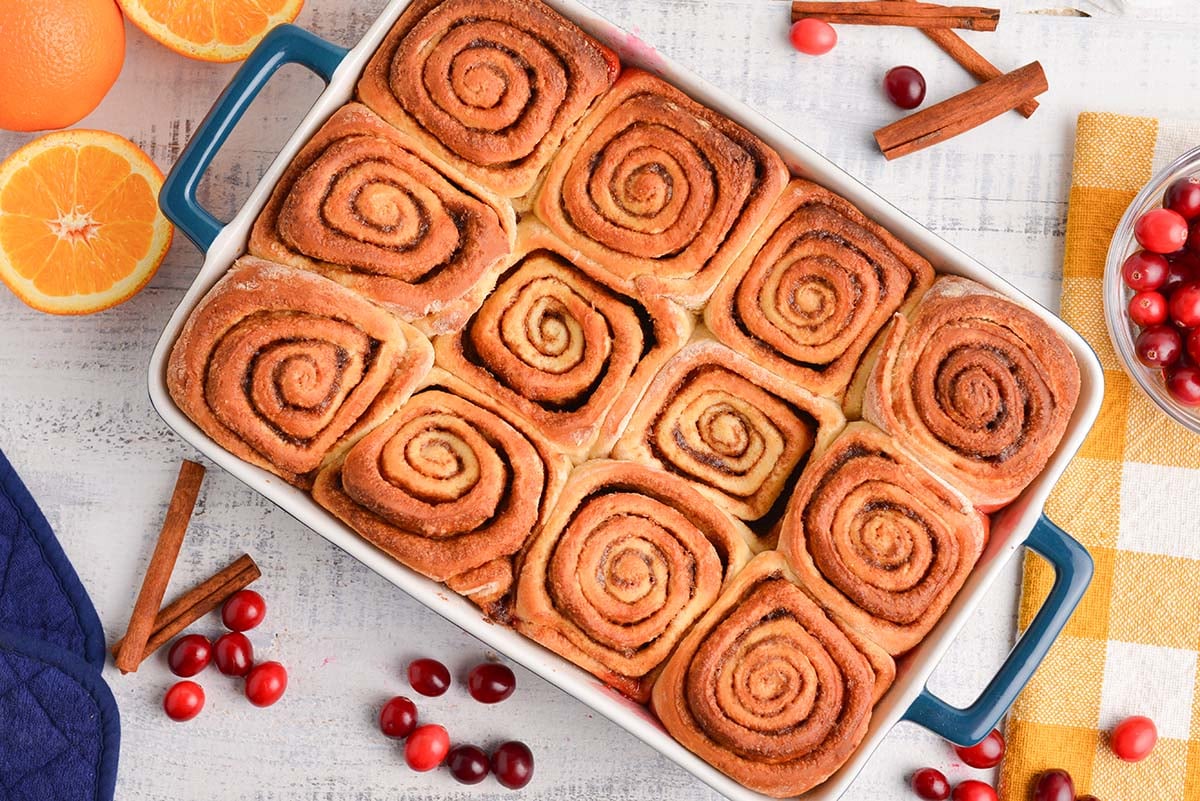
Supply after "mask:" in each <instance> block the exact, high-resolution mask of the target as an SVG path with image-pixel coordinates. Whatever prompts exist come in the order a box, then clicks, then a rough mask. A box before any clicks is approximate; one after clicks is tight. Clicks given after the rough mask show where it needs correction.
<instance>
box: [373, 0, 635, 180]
mask: <svg viewBox="0 0 1200 801" xmlns="http://www.w3.org/2000/svg"><path fill="white" fill-rule="evenodd" d="M619 69H620V66H619V63H618V61H617V57H616V54H614V53H613V52H612V51H610V50H609V49H608V48H606V47H604V46H603V45H601V44H600V43H599V42H597V41H596V40H594V39H592V38H591V37H590V36H588V35H587V34H585V33H584V32H583V31H582V30H580V29H579V28H577V27H575V26H574V25H572V24H571V23H570V22H568V21H567V20H565V19H563V18H562V17H561V16H559V15H558V14H557V13H556V12H554V11H553V10H551V9H550V8H549V7H548V6H546V5H544V4H542V3H540V2H538V1H537V0H487V2H480V0H417V2H414V3H412V4H411V5H409V7H408V8H407V9H406V10H405V12H404V14H403V15H401V17H400V19H399V21H397V23H396V25H395V26H394V27H393V28H392V30H391V32H390V33H389V34H388V36H387V38H386V39H385V40H384V42H383V44H382V45H381V46H380V48H379V50H378V51H377V52H376V54H375V56H374V57H373V58H372V59H371V61H370V63H369V64H368V65H367V68H366V70H365V71H364V73H363V77H362V79H361V80H360V82H359V84H358V96H359V98H360V99H361V100H362V102H363V103H366V104H367V105H368V106H370V107H371V108H373V109H374V110H375V111H377V112H378V113H379V114H381V115H382V116H383V117H384V118H385V119H386V120H388V121H389V122H391V123H392V124H393V125H396V126H397V127H398V128H400V129H401V130H403V131H406V132H408V133H411V134H413V135H415V136H417V137H418V138H419V139H420V140H421V141H422V143H423V144H424V145H425V146H426V147H428V148H429V149H430V150H432V151H433V152H434V153H436V154H437V155H438V156H439V157H440V158H442V159H443V160H445V161H448V162H449V163H450V164H452V165H454V166H455V168H456V169H458V170H459V171H461V172H462V173H464V174H465V175H467V176H469V177H470V178H472V179H473V180H476V181H478V182H479V183H481V184H483V185H484V186H487V187H489V188H490V189H492V190H493V191H495V192H497V193H498V194H500V195H502V196H504V197H512V198H517V197H520V196H522V195H525V194H526V193H527V192H529V190H530V189H532V188H533V185H534V182H535V181H536V180H537V178H538V175H539V174H540V173H541V171H542V168H543V167H545V165H546V163H547V162H548V161H549V160H550V157H551V155H552V154H553V153H554V151H555V150H557V149H558V146H559V144H560V143H561V142H562V139H563V137H564V136H565V135H566V132H567V131H568V130H569V129H570V128H571V127H572V126H573V125H574V124H575V123H576V122H577V121H578V120H579V118H580V117H581V116H583V114H584V112H586V111H587V110H588V108H589V107H590V106H591V105H592V103H593V101H595V99H596V98H597V97H599V96H600V95H601V94H602V93H603V92H604V91H605V90H606V89H608V87H609V86H610V85H611V84H612V82H613V80H614V79H615V78H616V75H617V72H618V71H619Z"/></svg>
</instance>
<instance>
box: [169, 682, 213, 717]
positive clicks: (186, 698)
mask: <svg viewBox="0 0 1200 801" xmlns="http://www.w3.org/2000/svg"><path fill="white" fill-rule="evenodd" d="M202 709H204V688H203V687H201V686H200V685H199V684H197V683H196V682H194V681H181V682H178V683H176V684H173V685H171V688H170V689H169V690H167V694H166V695H165V696H163V711H164V712H166V713H167V717H169V718H170V719H171V720H173V721H175V722H176V723H183V722H184V721H185V720H191V719H192V718H194V717H196V715H199V714H200V710H202Z"/></svg>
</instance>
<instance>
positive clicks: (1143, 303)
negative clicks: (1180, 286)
mask: <svg viewBox="0 0 1200 801" xmlns="http://www.w3.org/2000/svg"><path fill="white" fill-rule="evenodd" d="M1129 319H1130V320H1132V321H1133V324H1134V325H1140V326H1148V325H1161V324H1162V323H1165V322H1166V321H1167V299H1166V298H1164V297H1163V296H1162V293H1161V292H1138V293H1137V294H1136V295H1134V296H1133V297H1132V298H1130V299H1129Z"/></svg>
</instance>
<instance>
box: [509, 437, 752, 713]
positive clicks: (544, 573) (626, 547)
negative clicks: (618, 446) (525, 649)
mask: <svg viewBox="0 0 1200 801" xmlns="http://www.w3.org/2000/svg"><path fill="white" fill-rule="evenodd" d="M747 535H748V532H747V531H746V529H745V527H744V526H743V525H742V524H740V523H738V522H737V521H735V520H733V519H732V518H730V517H728V516H726V515H725V514H724V513H722V512H721V511H720V510H719V509H717V508H716V507H715V506H713V505H712V504H710V503H709V502H708V501H706V500H705V499H704V498H703V497H702V496H701V495H700V494H699V493H697V492H696V491H695V490H694V489H692V488H691V487H690V486H688V485H687V483H685V482H683V481H681V480H679V479H677V478H675V477H674V476H671V475H669V474H667V473H663V472H661V471H658V470H652V469H650V468H648V467H643V466H641V465H636V464H629V463H625V462H616V461H607V460H597V461H592V462H588V463H587V464H585V465H583V466H581V467H578V468H576V469H575V471H574V472H573V473H572V474H571V477H570V478H569V479H568V480H567V484H566V487H565V488H564V489H563V492H562V494H561V495H560V496H559V499H558V502H557V503H556V504H555V506H554V509H553V511H552V512H551V513H550V516H549V517H548V518H547V520H546V522H545V523H544V524H543V525H542V528H541V529H540V530H539V531H538V533H537V535H536V536H535V537H534V539H533V541H532V542H531V543H530V546H529V549H528V550H527V551H526V553H525V556H524V558H523V561H522V566H521V571H520V577H519V578H518V581H517V601H516V624H517V628H518V629H519V630H520V631H521V632H522V633H524V634H525V635H526V636H528V637H531V638H532V639H534V640H536V641H537V642H539V643H541V644H542V645H544V646H546V647H547V648H550V649H551V650H553V651H555V652H557V653H558V654H560V655H562V656H564V657H566V658H567V659H570V660H571V661H572V662H574V663H575V664H577V665H579V666H580V667H582V668H584V669H585V670H588V671H590V672H591V673H593V674H594V675H596V676H597V677H599V678H600V679H601V680H603V681H604V682H605V683H607V684H609V685H610V686H612V687H614V688H615V689H617V690H619V691H620V692H622V693H624V694H625V695H627V696H629V697H631V698H633V699H634V700H637V701H642V702H644V701H645V700H646V699H647V698H648V697H649V694H650V687H651V684H652V683H653V680H654V676H655V675H656V674H657V671H658V668H659V666H660V665H661V664H662V663H663V661H665V660H666V658H667V657H668V656H669V655H670V653H671V650H672V649H673V648H674V647H675V645H676V643H678V642H679V640H680V638H682V637H683V635H684V634H685V633H686V632H687V630H688V627H690V626H691V625H692V623H694V622H695V621H696V620H697V619H698V618H699V617H700V616H701V615H702V614H703V613H704V611H705V610H706V609H707V608H708V607H709V605H710V604H712V602H713V601H714V600H715V599H716V598H717V596H718V594H719V593H720V592H721V588H722V587H723V586H725V585H726V584H727V583H728V582H729V581H730V580H731V579H732V577H733V576H734V575H736V574H737V572H738V571H739V570H740V569H741V568H742V566H743V565H744V564H745V563H746V562H747V561H749V559H750V549H749V546H748V545H747V544H746V536H747Z"/></svg>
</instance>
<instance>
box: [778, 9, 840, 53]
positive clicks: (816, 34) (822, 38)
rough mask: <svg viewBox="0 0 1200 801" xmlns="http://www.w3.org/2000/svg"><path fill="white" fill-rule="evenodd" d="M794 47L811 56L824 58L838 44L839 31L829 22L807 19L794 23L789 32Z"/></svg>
mask: <svg viewBox="0 0 1200 801" xmlns="http://www.w3.org/2000/svg"><path fill="white" fill-rule="evenodd" d="M788 39H790V40H791V42H792V47H794V48H796V49H797V50H799V51H800V52H801V53H807V54H808V55H810V56H823V55H825V54H826V53H828V52H829V51H830V50H832V49H833V47H834V45H836V44H837V40H838V36H837V31H835V30H834V29H833V26H832V25H830V24H829V23H828V22H825V21H824V20H819V19H812V18H811V17H806V18H804V19H798V20H796V21H795V22H793V23H792V27H791V30H789V31H788Z"/></svg>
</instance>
